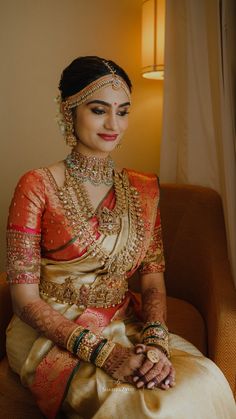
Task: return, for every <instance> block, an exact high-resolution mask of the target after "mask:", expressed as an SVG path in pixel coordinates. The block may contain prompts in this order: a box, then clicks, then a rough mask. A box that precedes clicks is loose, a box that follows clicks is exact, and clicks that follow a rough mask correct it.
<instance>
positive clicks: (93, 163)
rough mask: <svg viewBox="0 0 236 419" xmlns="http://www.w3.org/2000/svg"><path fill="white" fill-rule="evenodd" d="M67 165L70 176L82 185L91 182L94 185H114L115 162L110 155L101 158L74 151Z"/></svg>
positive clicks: (66, 160)
mask: <svg viewBox="0 0 236 419" xmlns="http://www.w3.org/2000/svg"><path fill="white" fill-rule="evenodd" d="M65 165H66V167H67V170H68V171H69V174H70V175H71V176H73V177H74V178H76V180H77V181H78V182H80V183H81V182H86V181H89V182H91V183H92V184H94V185H100V184H102V183H103V184H105V185H109V186H110V185H112V184H113V171H114V162H113V160H112V158H111V157H110V156H109V155H108V156H106V157H103V158H101V157H97V156H94V155H84V154H82V153H81V152H80V151H77V150H73V151H72V153H71V154H69V156H67V158H66V159H65Z"/></svg>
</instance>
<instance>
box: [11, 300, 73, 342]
mask: <svg viewBox="0 0 236 419" xmlns="http://www.w3.org/2000/svg"><path fill="white" fill-rule="evenodd" d="M19 317H20V319H21V320H23V321H24V322H25V323H27V324H28V325H30V326H31V327H33V328H34V329H35V330H37V331H38V332H39V334H41V335H43V336H46V337H47V338H48V339H50V340H52V341H53V342H54V343H55V344H57V345H59V346H62V347H64V348H66V345H67V340H68V338H69V336H70V335H71V333H72V332H73V330H74V329H76V327H77V326H78V325H76V324H75V323H74V322H73V321H71V320H68V319H66V318H65V317H64V316H63V315H62V314H60V313H58V312H57V311H56V310H54V309H53V308H52V307H51V306H50V305H49V304H47V303H46V302H45V301H43V300H42V299H40V298H37V299H35V300H34V301H31V302H29V303H27V304H26V305H24V306H23V308H22V309H21V310H20V311H19Z"/></svg>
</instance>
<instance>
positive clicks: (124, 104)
mask: <svg viewBox="0 0 236 419" xmlns="http://www.w3.org/2000/svg"><path fill="white" fill-rule="evenodd" d="M91 103H99V104H100V105H104V106H109V107H111V104H110V103H108V102H104V100H98V99H97V100H96V99H95V100H91V101H90V102H87V105H91ZM129 105H130V102H125V103H121V105H119V106H118V108H122V107H123V106H129Z"/></svg>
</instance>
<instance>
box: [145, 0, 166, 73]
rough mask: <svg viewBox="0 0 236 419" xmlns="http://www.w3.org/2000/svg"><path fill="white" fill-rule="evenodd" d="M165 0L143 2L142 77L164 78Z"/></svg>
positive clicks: (146, 0)
mask: <svg viewBox="0 0 236 419" xmlns="http://www.w3.org/2000/svg"><path fill="white" fill-rule="evenodd" d="M164 46H165V0H143V4H142V75H143V77H145V78H148V79H160V80H162V79H163V78H164Z"/></svg>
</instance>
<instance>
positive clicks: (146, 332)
mask: <svg viewBox="0 0 236 419" xmlns="http://www.w3.org/2000/svg"><path fill="white" fill-rule="evenodd" d="M141 289H142V316H143V323H144V324H143V330H142V333H141V339H142V342H143V343H144V344H145V345H148V346H155V347H157V348H159V349H161V350H162V351H163V352H164V353H165V354H166V356H168V357H169V356H170V353H169V333H168V328H167V326H166V324H165V322H166V291H165V284H164V277H163V274H162V273H150V274H146V275H145V276H143V277H142V278H141Z"/></svg>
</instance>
